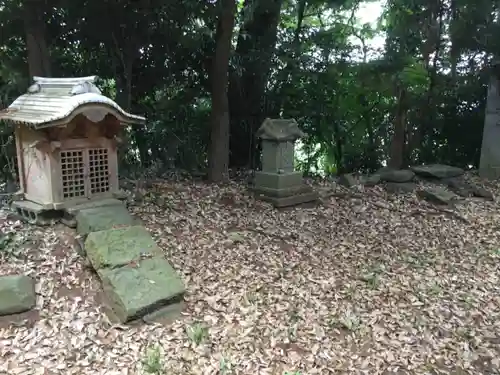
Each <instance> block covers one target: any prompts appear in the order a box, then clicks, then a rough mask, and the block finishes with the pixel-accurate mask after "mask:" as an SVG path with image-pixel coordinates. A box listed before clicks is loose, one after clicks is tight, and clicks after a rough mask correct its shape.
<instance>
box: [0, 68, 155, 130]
mask: <svg viewBox="0 0 500 375" xmlns="http://www.w3.org/2000/svg"><path fill="white" fill-rule="evenodd" d="M96 79H97V76H89V77H77V78H45V77H33V81H34V83H33V84H32V85H31V86H30V87H29V88H28V90H27V93H26V94H24V95H21V96H20V97H18V98H17V99H16V100H15V101H14V102H13V103H12V104H11V105H10V106H9V107H7V108H6V109H4V110H0V120H6V121H10V122H13V123H17V124H26V125H30V126H32V127H34V128H36V129H40V128H46V127H51V126H57V125H61V124H64V123H67V122H68V121H70V120H71V118H72V115H73V114H76V113H75V111H77V110H78V109H79V108H81V107H88V106H91V107H93V108H94V109H95V108H99V110H101V112H102V113H111V114H113V115H114V116H116V117H117V118H118V119H119V120H120V121H121V122H122V123H126V124H135V123H144V122H145V121H146V119H145V117H142V116H137V115H132V114H130V113H127V112H125V111H124V110H123V109H122V108H121V107H120V106H119V105H118V104H117V103H115V102H114V101H113V100H111V99H110V98H108V97H106V96H104V95H102V93H101V91H100V90H99V89H98V88H97V86H95V84H94V82H95V80H96ZM82 113H84V114H85V112H82Z"/></svg>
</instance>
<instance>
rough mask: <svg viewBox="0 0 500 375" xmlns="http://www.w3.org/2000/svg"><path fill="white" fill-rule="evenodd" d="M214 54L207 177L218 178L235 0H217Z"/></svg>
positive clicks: (222, 174)
mask: <svg viewBox="0 0 500 375" xmlns="http://www.w3.org/2000/svg"><path fill="white" fill-rule="evenodd" d="M218 2H219V9H220V10H219V11H220V15H219V19H218V22H217V32H216V47H215V58H214V60H213V64H212V65H213V66H212V74H211V85H212V114H211V133H210V138H211V139H210V150H209V159H208V179H209V181H211V182H221V181H223V180H224V179H225V178H226V177H227V172H228V166H229V103H228V97H227V89H228V71H229V57H230V54H231V37H232V35H233V28H234V16H235V13H236V1H235V0H219V1H218Z"/></svg>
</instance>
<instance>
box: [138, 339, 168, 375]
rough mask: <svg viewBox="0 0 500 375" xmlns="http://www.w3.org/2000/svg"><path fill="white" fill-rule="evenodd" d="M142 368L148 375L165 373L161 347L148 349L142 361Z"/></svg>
mask: <svg viewBox="0 0 500 375" xmlns="http://www.w3.org/2000/svg"><path fill="white" fill-rule="evenodd" d="M142 367H143V369H144V372H146V373H147V374H154V375H160V374H162V372H163V362H162V360H161V352H160V347H159V346H158V345H156V346H153V347H149V348H147V349H146V353H145V355H144V358H143V359H142Z"/></svg>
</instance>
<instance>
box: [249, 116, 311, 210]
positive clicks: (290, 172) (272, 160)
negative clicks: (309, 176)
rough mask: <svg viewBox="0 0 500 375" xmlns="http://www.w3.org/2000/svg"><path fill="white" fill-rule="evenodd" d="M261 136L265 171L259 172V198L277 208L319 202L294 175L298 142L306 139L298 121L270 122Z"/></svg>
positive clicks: (256, 181)
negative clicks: (299, 139) (295, 146)
mask: <svg viewBox="0 0 500 375" xmlns="http://www.w3.org/2000/svg"><path fill="white" fill-rule="evenodd" d="M257 136H258V137H259V138H261V139H262V171H257V172H255V178H254V187H253V191H254V193H255V194H256V197H257V198H259V199H262V200H265V201H268V202H270V203H272V204H273V205H274V206H275V207H287V206H293V205H298V204H302V203H307V202H312V201H315V200H316V199H317V198H318V196H317V194H316V193H315V192H314V191H313V190H312V189H311V188H310V187H309V186H307V185H306V184H304V181H303V178H302V173H301V172H295V171H294V156H295V155H294V142H295V140H296V139H297V138H299V137H301V136H303V133H302V131H301V130H300V129H299V128H298V125H297V123H296V122H295V120H271V119H266V120H265V121H264V123H263V124H262V126H261V127H260V129H259V130H258V132H257Z"/></svg>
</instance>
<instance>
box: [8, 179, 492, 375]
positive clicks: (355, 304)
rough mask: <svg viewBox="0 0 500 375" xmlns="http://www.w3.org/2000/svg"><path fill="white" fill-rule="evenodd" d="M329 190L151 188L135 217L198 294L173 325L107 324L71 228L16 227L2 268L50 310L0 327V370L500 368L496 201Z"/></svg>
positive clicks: (190, 292)
mask: <svg viewBox="0 0 500 375" xmlns="http://www.w3.org/2000/svg"><path fill="white" fill-rule="evenodd" d="M317 188H318V190H319V192H320V194H321V195H322V196H323V199H322V203H321V204H320V205H319V206H317V207H312V208H297V209H289V210H282V211H278V210H274V209H272V208H271V206H270V205H268V204H266V203H263V202H259V201H255V200H254V199H253V198H251V197H250V196H249V195H248V193H247V191H246V189H245V188H244V187H242V186H239V185H237V184H232V185H228V186H225V187H217V186H213V185H207V184H204V183H202V182H165V183H158V184H156V185H155V186H154V187H152V188H150V189H149V194H147V195H146V196H145V197H144V201H143V202H142V203H141V204H137V205H134V206H131V207H130V210H131V212H132V213H134V214H135V215H137V216H138V217H140V218H141V219H142V220H143V221H144V224H145V225H146V227H147V228H148V229H149V230H150V231H151V232H152V234H153V235H154V237H155V239H156V240H157V241H158V243H159V244H160V246H161V247H162V248H163V249H164V251H165V254H166V256H167V258H168V259H169V261H170V262H171V263H172V265H173V266H174V267H175V268H176V270H177V271H178V272H179V274H180V275H181V276H182V278H183V280H184V282H185V284H186V286H187V294H186V308H185V311H184V314H183V316H181V317H180V318H179V319H178V320H177V321H176V322H175V323H173V324H172V325H170V326H165V327H163V326H156V325H142V326H132V327H122V326H116V325H112V324H110V323H109V322H108V320H107V319H106V317H105V316H104V315H103V314H102V313H101V312H100V307H99V306H100V302H99V300H100V298H101V297H100V292H99V284H98V281H97V278H96V277H95V276H94V275H93V274H92V273H91V272H90V271H89V270H88V269H86V268H85V266H84V262H83V261H82V259H81V258H79V257H78V255H76V253H75V252H74V251H73V249H72V247H71V238H72V235H73V232H72V231H71V230H70V229H68V228H65V227H63V226H57V227H52V228H45V229H44V228H35V227H30V226H26V225H22V224H20V223H13V222H10V221H8V220H6V219H3V221H2V228H3V231H4V232H6V231H14V232H15V233H16V237H15V241H18V244H17V245H14V246H10V247H8V249H4V250H3V261H2V263H0V274H6V273H9V272H22V273H27V274H30V275H32V276H33V277H35V278H36V280H37V292H38V302H37V304H38V308H37V310H34V311H32V312H29V313H26V314H24V315H20V316H19V317H18V320H17V321H16V322H14V324H7V322H6V321H2V320H0V356H1V357H2V358H3V363H0V374H4V373H5V374H107V375H113V374H139V373H144V369H145V367H147V365H151V366H152V365H154V364H153V362H154V356H155V354H156V353H157V352H155V351H156V350H158V351H159V359H160V362H161V365H162V367H163V369H164V370H165V371H164V374H168V375H174V374H179V375H180V374H226V375H229V374H249V375H251V374H280V375H281V374H283V373H285V372H286V371H289V372H290V373H294V372H293V371H300V374H304V375H305V374H362V373H366V374H475V375H480V374H493V373H498V372H499V369H500V360H499V359H498V358H500V346H499V344H500V293H499V291H500V283H499V281H500V280H499V268H498V263H499V260H500V246H498V244H500V231H499V227H500V211H499V210H498V206H497V204H496V203H495V202H490V201H485V200H479V199H467V200H465V201H463V202H462V203H459V204H458V205H457V211H459V212H460V216H461V217H462V218H465V219H466V220H463V219H459V218H458V217H455V216H452V215H447V214H440V213H437V212H433V211H432V210H430V209H429V205H428V204H426V203H424V202H421V201H419V200H418V199H417V198H416V197H415V196H414V194H408V195H388V194H386V193H385V192H384V190H383V188H381V187H373V188H366V189H365V191H363V192H360V193H359V192H358V193H357V194H356V196H354V197H351V196H345V197H343V198H342V197H339V195H336V194H332V192H333V193H335V192H337V193H338V192H340V191H344V192H346V191H347V190H345V189H344V188H340V187H338V186H336V185H335V184H334V183H323V184H321V185H318V186H317ZM489 188H490V189H491V190H492V191H493V192H494V193H495V195H496V196H498V194H499V193H500V186H489ZM360 196H361V198H360ZM148 348H149V349H148ZM155 348H156V349H155ZM147 353H149V354H147ZM144 362H146V364H144ZM294 374H295V373H294ZM297 374H298V373H297Z"/></svg>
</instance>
